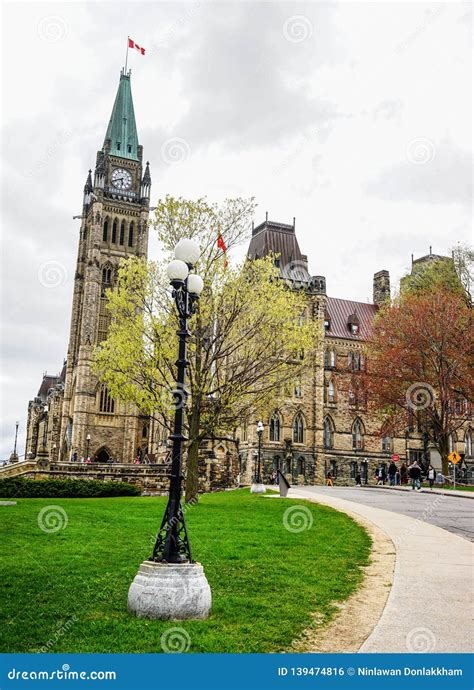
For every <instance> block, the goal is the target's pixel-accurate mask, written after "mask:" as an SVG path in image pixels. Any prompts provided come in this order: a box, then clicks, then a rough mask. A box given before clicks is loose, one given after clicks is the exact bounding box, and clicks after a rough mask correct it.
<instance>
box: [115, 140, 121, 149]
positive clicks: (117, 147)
mask: <svg viewBox="0 0 474 690" xmlns="http://www.w3.org/2000/svg"><path fill="white" fill-rule="evenodd" d="M115 148H116V149H117V151H120V141H117V144H116V147H115Z"/></svg>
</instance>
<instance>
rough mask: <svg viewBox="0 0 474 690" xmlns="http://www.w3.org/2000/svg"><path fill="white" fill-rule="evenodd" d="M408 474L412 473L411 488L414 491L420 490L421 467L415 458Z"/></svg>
mask: <svg viewBox="0 0 474 690" xmlns="http://www.w3.org/2000/svg"><path fill="white" fill-rule="evenodd" d="M408 474H409V475H410V479H411V490H412V491H415V489H416V491H419V490H420V477H421V467H420V466H419V464H418V463H417V461H416V460H415V461H414V462H412V464H411V465H410V467H409V468H408Z"/></svg>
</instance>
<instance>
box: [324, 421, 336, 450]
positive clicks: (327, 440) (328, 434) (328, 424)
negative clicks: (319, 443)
mask: <svg viewBox="0 0 474 690" xmlns="http://www.w3.org/2000/svg"><path fill="white" fill-rule="evenodd" d="M323 442H324V447H325V448H333V447H334V424H333V421H332V419H331V417H326V418H325V420H324V422H323Z"/></svg>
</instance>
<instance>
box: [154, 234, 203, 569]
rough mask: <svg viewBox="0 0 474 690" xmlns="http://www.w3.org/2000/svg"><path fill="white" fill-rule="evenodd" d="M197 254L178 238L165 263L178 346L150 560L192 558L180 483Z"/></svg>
mask: <svg viewBox="0 0 474 690" xmlns="http://www.w3.org/2000/svg"><path fill="white" fill-rule="evenodd" d="M199 255H200V250H199V246H198V244H197V243H196V242H194V241H193V240H188V239H182V240H180V241H179V242H178V244H177V245H176V248H175V257H176V258H175V260H174V261H172V262H171V263H170V265H169V266H168V277H169V278H170V282H171V285H172V286H173V297H174V300H175V303H176V308H177V310H178V316H179V329H178V331H177V335H178V339H179V347H178V359H177V361H176V367H177V377H176V388H175V390H174V391H173V396H174V430H173V433H172V434H171V435H170V439H171V441H172V443H173V450H172V461H171V478H170V488H169V496H168V504H167V506H166V510H165V514H164V517H163V520H162V522H161V527H160V530H159V532H158V536H157V539H156V543H155V547H154V549H153V555H152V557H151V560H152V561H155V562H161V563H192V562H193V559H192V553H191V545H190V543H189V537H188V532H187V529H186V521H185V519H184V513H183V509H182V505H181V487H182V482H183V476H182V461H183V444H184V442H185V441H186V440H187V437H186V436H185V435H184V433H183V417H184V408H185V407H186V399H187V396H188V393H187V391H186V387H185V383H186V367H187V366H188V364H189V362H188V361H187V359H186V349H187V340H188V338H189V336H190V335H191V334H190V332H189V330H188V319H189V318H190V317H191V316H192V314H193V313H194V312H195V310H196V307H197V301H198V299H199V295H200V294H201V292H202V289H203V287H204V283H203V280H202V278H201V277H200V276H198V275H196V274H195V273H190V272H189V271H190V269H192V267H193V266H194V265H195V264H196V262H197V260H198V259H199Z"/></svg>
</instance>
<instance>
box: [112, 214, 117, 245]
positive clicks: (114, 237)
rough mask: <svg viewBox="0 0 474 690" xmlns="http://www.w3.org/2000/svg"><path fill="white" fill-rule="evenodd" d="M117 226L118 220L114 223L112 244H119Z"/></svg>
mask: <svg viewBox="0 0 474 690" xmlns="http://www.w3.org/2000/svg"><path fill="white" fill-rule="evenodd" d="M117 226H118V221H117V219H115V220H114V223H113V225H112V244H116V243H117Z"/></svg>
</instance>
